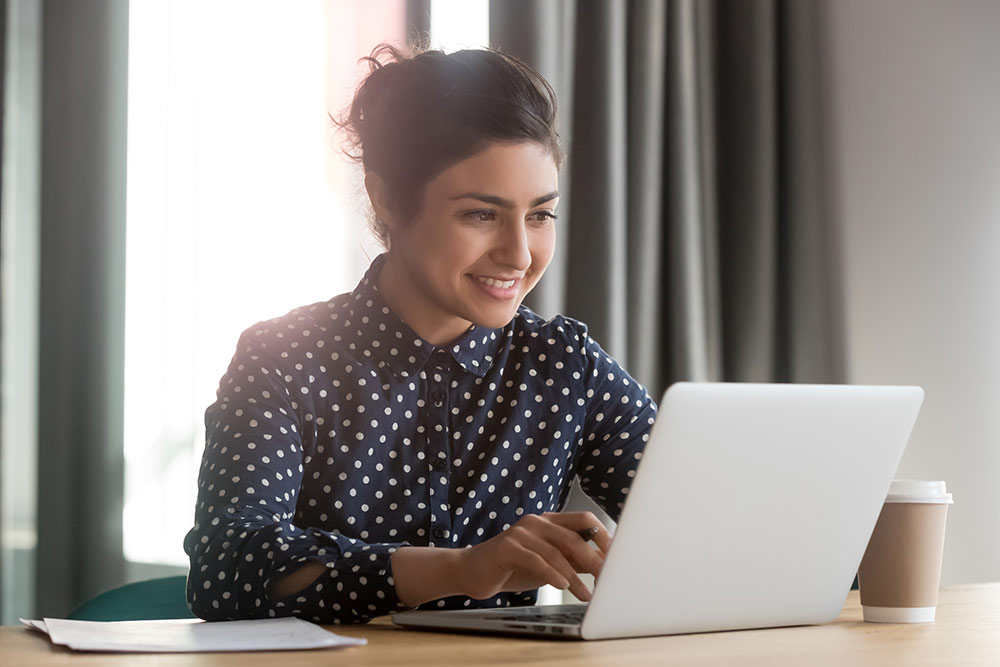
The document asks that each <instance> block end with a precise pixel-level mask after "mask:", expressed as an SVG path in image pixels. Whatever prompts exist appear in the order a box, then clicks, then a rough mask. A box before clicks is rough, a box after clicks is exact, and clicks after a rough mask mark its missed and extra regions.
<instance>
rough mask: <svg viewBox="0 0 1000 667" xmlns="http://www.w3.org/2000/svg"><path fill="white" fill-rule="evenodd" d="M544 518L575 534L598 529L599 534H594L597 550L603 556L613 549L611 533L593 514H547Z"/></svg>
mask: <svg viewBox="0 0 1000 667" xmlns="http://www.w3.org/2000/svg"><path fill="white" fill-rule="evenodd" d="M543 516H544V517H545V518H546V519H548V520H549V521H551V522H552V523H555V524H558V525H560V526H563V527H565V528H568V529H570V530H572V531H574V532H577V531H581V530H590V529H593V528H596V529H597V532H596V533H594V534H593V537H592V539H593V542H594V544H596V545H597V548H598V549H600V550H601V551H602V552H603V553H602V556H603V555H606V554H607V553H608V549H610V548H611V533H609V532H608V529H607V528H605V527H604V524H603V523H601V521H600V519H598V518H597V517H596V516H594V513H593V512H547V513H545V514H544V515H543Z"/></svg>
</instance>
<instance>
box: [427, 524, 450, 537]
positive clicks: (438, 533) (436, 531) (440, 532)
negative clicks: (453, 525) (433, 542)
mask: <svg viewBox="0 0 1000 667" xmlns="http://www.w3.org/2000/svg"><path fill="white" fill-rule="evenodd" d="M431 535H433V536H434V537H436V538H437V539H439V540H443V539H445V538H447V537H448V531H447V530H445V529H444V528H442V527H441V526H434V528H433V530H431Z"/></svg>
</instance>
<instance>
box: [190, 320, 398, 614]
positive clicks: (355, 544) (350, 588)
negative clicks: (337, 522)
mask: <svg viewBox="0 0 1000 667" xmlns="http://www.w3.org/2000/svg"><path fill="white" fill-rule="evenodd" d="M252 331H253V330H252V329H251V330H248V331H247V332H246V333H245V334H244V335H243V337H242V338H241V340H240V344H239V348H238V350H237V353H236V355H235V356H234V358H233V361H232V363H231V364H230V367H229V370H228V371H227V373H226V375H225V376H223V379H222V382H221V384H220V388H219V393H218V399H217V401H216V402H215V403H214V404H213V405H212V406H210V407H209V409H208V410H207V412H206V417H205V421H206V446H205V453H204V456H203V458H202V464H201V472H200V474H199V482H198V484H199V489H198V503H197V506H196V513H195V525H194V527H193V528H192V530H191V531H190V532H189V533H188V535H187V537H186V538H185V549H186V551H187V553H188V555H189V556H190V558H191V570H190V575H189V577H188V600H189V603H190V605H191V608H192V611H194V613H195V614H196V615H198V616H200V617H202V618H206V619H210V620H222V619H241V618H264V617H268V616H288V615H295V616H300V617H304V618H309V619H312V620H318V621H321V622H358V621H366V620H368V619H370V618H372V617H373V616H376V615H379V614H384V613H388V612H389V611H392V610H394V609H398V608H402V605H401V604H400V602H399V598H398V596H397V595H396V593H395V588H394V586H393V583H392V576H391V568H390V558H391V555H392V553H393V552H394V551H395V550H396V549H397V548H398V547H400V546H402V545H401V544H381V543H377V544H366V543H364V542H362V541H360V540H357V539H353V538H350V537H347V536H345V535H341V534H338V533H336V532H329V531H326V530H320V529H318V528H312V527H301V526H298V525H296V524H295V523H293V519H294V517H295V511H296V504H297V501H298V495H299V491H300V488H301V485H302V484H303V462H302V456H303V453H302V452H303V448H302V437H301V435H300V433H301V428H300V426H301V424H302V423H303V420H302V419H301V417H300V414H299V411H300V410H301V407H300V406H298V405H297V404H296V403H295V402H294V401H293V399H292V397H291V392H292V391H293V390H295V389H296V384H295V379H294V378H292V379H287V378H286V375H287V373H282V371H281V366H280V364H279V363H278V362H277V361H276V360H275V359H274V358H272V357H276V356H278V355H277V354H274V355H271V354H269V353H268V350H267V349H266V347H267V343H266V341H261V340H258V339H256V338H255V336H254V334H253V333H251V332H252ZM300 400H301V399H300ZM307 563H317V564H320V565H321V566H322V572H320V571H319V570H315V574H316V575H318V577H317V576H313V577H312V579H311V580H310V581H309V582H306V583H311V584H312V585H311V586H307V587H305V588H299V589H298V590H297V591H295V593H296V594H295V595H294V596H292V595H282V593H285V592H287V591H286V590H285V589H284V588H279V590H277V591H276V590H274V584H275V583H277V582H279V581H281V580H283V579H284V578H285V577H287V576H289V575H291V574H292V573H294V572H296V571H297V570H299V569H300V568H301V567H302V566H303V565H305V564H307ZM310 567H311V568H315V567H316V566H315V565H310ZM303 576H304V575H299V577H303Z"/></svg>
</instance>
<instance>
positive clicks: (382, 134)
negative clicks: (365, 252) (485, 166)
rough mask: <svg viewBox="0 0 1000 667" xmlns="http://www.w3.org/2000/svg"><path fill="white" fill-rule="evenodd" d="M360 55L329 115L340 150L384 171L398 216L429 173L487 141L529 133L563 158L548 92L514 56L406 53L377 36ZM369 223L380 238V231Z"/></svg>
mask: <svg viewBox="0 0 1000 667" xmlns="http://www.w3.org/2000/svg"><path fill="white" fill-rule="evenodd" d="M362 60H363V61H365V60H366V61H368V63H369V65H370V67H371V69H370V71H369V73H368V75H367V76H366V77H365V78H364V80H363V81H362V82H361V84H360V85H359V86H358V89H357V92H356V93H355V95H354V100H353V102H352V103H351V106H350V108H349V109H348V110H347V111H346V112H345V114H344V116H343V117H342V118H341V119H339V120H337V121H335V122H336V124H337V125H338V126H339V127H340V128H341V129H343V130H344V131H346V132H347V135H348V139H349V142H350V143H349V148H348V149H347V151H346V152H347V154H348V155H349V156H350V157H352V158H353V159H355V160H359V161H360V162H361V164H362V165H363V167H364V171H365V173H366V174H367V173H368V172H374V173H376V174H378V175H379V176H380V177H381V178H382V180H383V181H384V182H385V184H386V189H387V191H388V193H387V196H388V197H389V199H390V201H389V202H388V204H389V206H390V207H391V208H392V211H393V213H394V214H396V215H399V216H400V218H401V219H402V220H412V219H413V217H414V216H416V215H417V214H418V213H419V211H420V207H421V205H422V203H423V192H424V188H425V187H426V186H427V184H428V183H429V182H430V181H431V180H433V179H434V178H435V177H436V176H437V175H438V174H440V173H441V172H442V171H444V170H445V169H447V168H448V167H450V166H451V165H453V164H455V163H456V162H460V161H461V160H464V159H466V158H468V157H471V156H472V155H475V154H476V153H477V152H479V151H480V150H482V149H484V148H485V147H486V145H487V144H489V143H494V142H500V143H519V142H536V143H538V144H541V145H542V146H544V147H545V148H546V149H547V150H548V151H549V152H550V153H551V155H552V157H553V159H555V161H556V165H557V166H558V165H559V164H561V162H562V157H563V154H562V149H561V148H560V146H559V136H558V134H557V133H556V129H555V119H556V96H555V92H554V91H553V90H552V86H550V85H549V83H548V82H547V81H546V80H545V79H543V78H542V77H541V76H540V75H539V74H538V73H537V72H535V71H534V70H533V69H531V68H530V67H529V66H528V65H526V64H525V63H523V62H522V61H520V60H518V59H517V58H515V57H513V56H509V55H506V54H503V53H500V52H499V51H495V50H490V49H476V50H465V51H456V52H454V53H450V54H446V53H444V52H442V51H418V52H416V53H415V54H411V55H407V54H404V53H403V52H402V51H400V50H399V49H397V48H396V47H394V46H392V45H389V44H381V45H379V46H377V47H376V48H375V49H374V50H373V51H372V53H371V55H370V56H368V57H366V58H364V59H362ZM373 223H374V224H373V225H372V227H373V231H374V232H375V235H376V236H377V237H378V238H379V240H380V241H381V242H382V243H383V245H385V246H386V247H388V230H387V229H386V228H385V226H384V225H383V224H382V223H380V222H379V221H378V220H374V221H373Z"/></svg>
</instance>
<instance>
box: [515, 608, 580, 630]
mask: <svg viewBox="0 0 1000 667" xmlns="http://www.w3.org/2000/svg"><path fill="white" fill-rule="evenodd" d="M586 609H587V608H586V607H585V606H583V605H575V606H573V607H560V608H558V609H550V610H546V609H544V608H540V607H536V608H533V609H525V610H524V611H522V612H520V613H517V614H508V615H506V616H500V617H499V618H501V619H502V620H504V621H517V622H519V623H564V624H566V625H579V624H580V623H582V622H583V614H584V612H585V611H586Z"/></svg>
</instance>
